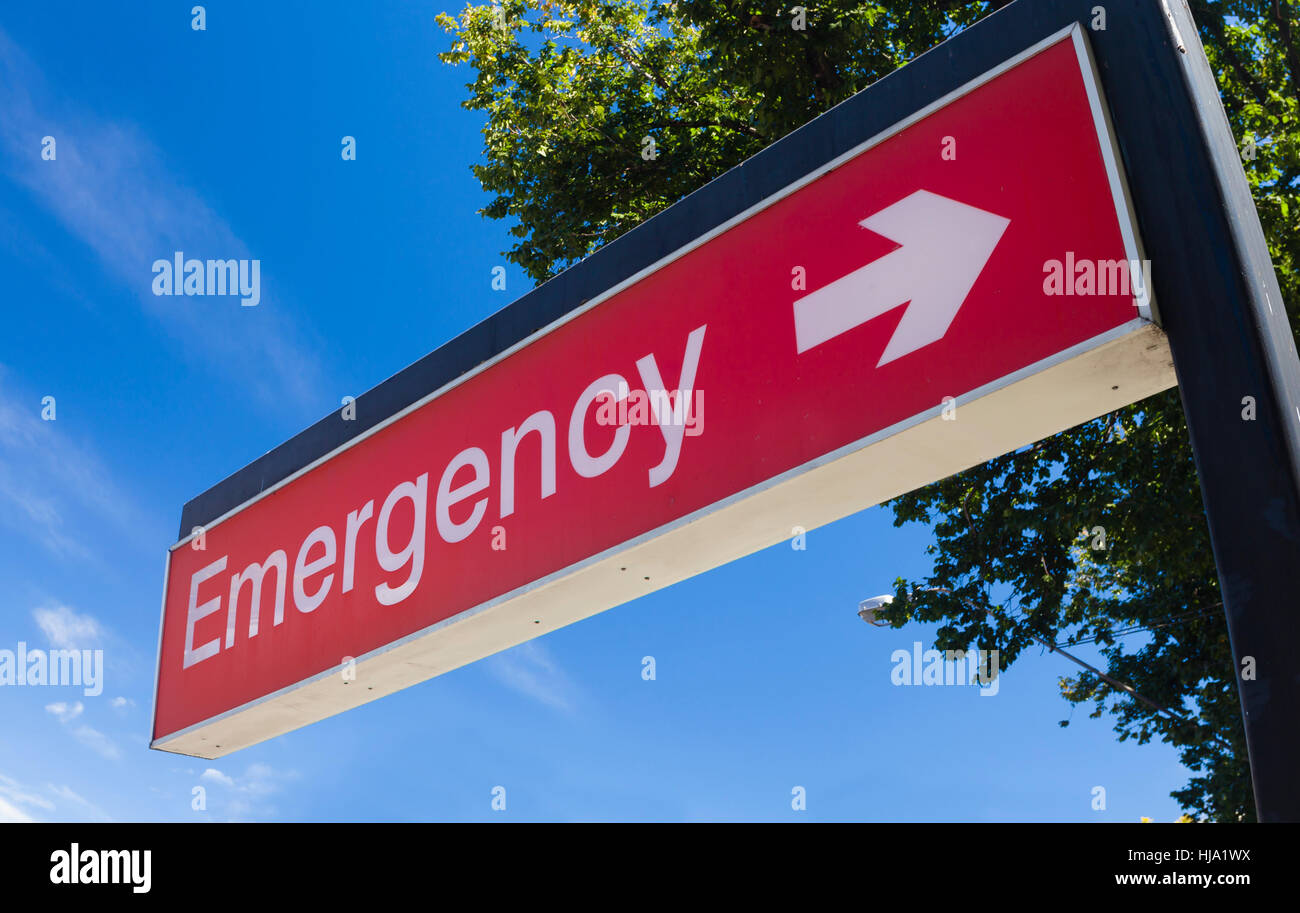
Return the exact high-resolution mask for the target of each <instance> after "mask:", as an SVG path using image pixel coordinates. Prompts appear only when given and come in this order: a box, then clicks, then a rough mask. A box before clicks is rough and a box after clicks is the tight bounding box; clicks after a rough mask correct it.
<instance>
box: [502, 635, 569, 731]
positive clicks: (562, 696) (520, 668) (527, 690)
mask: <svg viewBox="0 0 1300 913" xmlns="http://www.w3.org/2000/svg"><path fill="white" fill-rule="evenodd" d="M487 668H488V670H489V671H490V672H491V673H492V675H493V676H495V677H496V678H497V680H498V681H500V682H501V683H502V684H504V685H506V686H507V687H510V688H513V689H514V690H515V691H518V692H519V693H520V694H523V695H525V696H527V697H530V698H532V699H533V700H535V701H537V702H538V703H541V704H545V705H546V706H548V707H551V708H553V709H555V710H562V711H565V712H566V713H567V712H570V711H572V710H573V705H574V700H575V697H576V690H575V689H574V687H573V684H572V683H571V682H570V681H569V678H568V676H567V675H565V674H564V670H562V669H561V668H560V667H559V666H558V665H557V664H556V662H555V659H554V658H553V657H552V656H551V653H550V651H549V650H547V649H546V648H545V647H544V646H542V645H541V644H540V643H538V642H537V641H535V640H530V641H528V642H527V643H522V644H520V645H519V646H517V647H514V648H513V649H510V650H506V651H505V652H504V653H498V654H497V655H496V656H493V657H490V658H489V659H488V661H487Z"/></svg>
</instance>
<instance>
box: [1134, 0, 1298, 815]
mask: <svg viewBox="0 0 1300 913" xmlns="http://www.w3.org/2000/svg"><path fill="white" fill-rule="evenodd" d="M1153 2H1155V0H1153ZM1170 7H1171V14H1172V20H1173V23H1174V26H1175V29H1176V31H1177V33H1179V34H1180V36H1181V38H1182V40H1183V42H1184V44H1185V47H1186V53H1185V54H1182V55H1180V56H1181V58H1182V72H1183V77H1184V80H1185V86H1186V89H1187V92H1188V97H1189V98H1190V100H1191V104H1192V106H1193V110H1194V112H1195V115H1196V117H1197V119H1198V120H1199V122H1200V127H1201V133H1202V137H1203V140H1204V144H1203V148H1202V149H1201V150H1198V151H1200V152H1201V153H1202V154H1203V155H1204V156H1205V157H1206V158H1207V160H1208V163H1209V166H1210V168H1211V169H1212V172H1213V174H1214V177H1215V185H1216V186H1212V187H1203V186H1200V187H1189V188H1187V191H1188V196H1189V197H1191V198H1194V199H1196V200H1197V202H1199V203H1200V205H1201V206H1202V207H1203V210H1204V211H1203V215H1202V217H1201V218H1200V219H1196V220H1191V221H1188V222H1187V223H1186V224H1187V226H1188V230H1189V231H1192V232H1197V233H1198V234H1199V233H1202V232H1205V233H1207V234H1209V235H1210V236H1212V237H1216V238H1224V237H1225V236H1224V233H1223V231H1222V228H1224V227H1226V229H1227V232H1226V239H1227V242H1228V243H1227V248H1226V249H1222V250H1219V251H1217V252H1211V253H1212V254H1217V256H1212V257H1211V259H1210V260H1208V261H1207V262H1200V263H1191V262H1184V263H1179V262H1177V261H1176V260H1174V261H1170V262H1164V263H1156V262H1155V260H1154V257H1153V270H1154V271H1156V272H1159V271H1160V270H1161V268H1162V267H1163V269H1164V270H1179V269H1186V270H1189V271H1190V272H1191V273H1192V274H1193V276H1192V278H1193V279H1196V278H1198V276H1197V274H1204V275H1205V277H1206V282H1207V284H1206V286H1205V287H1204V291H1203V293H1201V294H1192V295H1180V296H1179V297H1178V298H1176V299H1174V300H1170V301H1168V302H1167V305H1166V306H1165V307H1164V308H1162V317H1163V325H1164V329H1165V331H1166V332H1167V333H1168V335H1169V343H1170V348H1171V349H1172V351H1173V356H1174V368H1175V371H1176V372H1177V375H1178V386H1179V392H1180V395H1181V397H1182V402H1183V410H1184V412H1185V413H1186V417H1187V426H1188V430H1189V432H1190V435H1191V442H1192V449H1193V452H1194V454H1195V459H1196V469H1197V473H1198V475H1199V476H1200V482H1201V495H1202V499H1203V501H1204V504H1205V514H1206V517H1207V520H1208V523H1209V530H1210V539H1211V542H1212V545H1213V549H1214V560H1215V564H1216V565H1217V567H1218V573H1219V584H1220V588H1221V590H1222V593H1223V604H1224V610H1225V612H1226V615H1227V621H1228V635H1229V638H1230V640H1231V644H1232V653H1233V656H1234V658H1235V660H1236V665H1237V669H1236V672H1237V683H1238V688H1239V692H1240V696H1241V707H1242V714H1243V718H1244V720H1245V731H1246V743H1247V746H1248V748H1249V752H1250V768H1251V777H1252V780H1253V785H1254V791H1255V803H1256V811H1257V814H1258V816H1259V820H1261V821H1300V655H1297V650H1298V649H1300V586H1298V585H1297V584H1298V582H1300V581H1298V580H1297V575H1298V574H1300V360H1298V359H1297V356H1296V347H1295V338H1294V336H1293V334H1292V330H1291V327H1290V326H1289V322H1288V320H1287V318H1286V313H1285V309H1284V306H1283V302H1282V296H1281V292H1280V290H1279V288H1278V284H1277V280H1276V277H1275V276H1274V274H1273V268H1272V264H1271V263H1270V262H1269V259H1268V251H1267V247H1266V245H1265V240H1264V235H1263V231H1262V229H1261V228H1260V224H1259V218H1258V215H1257V214H1256V211H1255V207H1254V203H1253V201H1252V199H1251V195H1250V188H1249V185H1248V183H1247V181H1246V177H1245V173H1244V171H1243V168H1242V164H1241V159H1240V152H1239V150H1238V147H1237V144H1236V142H1235V141H1234V139H1233V137H1232V135H1231V132H1230V130H1229V128H1228V123H1227V118H1226V116H1225V115H1224V112H1223V108H1222V104H1221V102H1220V100H1219V95H1218V92H1217V89H1216V87H1215V84H1214V78H1213V73H1212V72H1211V71H1210V68H1209V65H1208V63H1207V62H1206V59H1205V55H1204V52H1203V50H1202V49H1201V46H1200V42H1199V40H1198V38H1197V35H1196V30H1195V26H1194V25H1193V23H1192V20H1191V16H1190V13H1189V12H1188V11H1187V8H1186V7H1185V6H1184V5H1183V3H1182V2H1181V0H1173V2H1171V3H1170ZM1220 220H1222V221H1223V222H1225V223H1226V225H1219V224H1217V223H1219V222H1220ZM1196 240H1199V241H1201V242H1202V243H1203V241H1204V238H1199V239H1196ZM1197 246H1200V245H1198V244H1192V245H1191V249H1192V250H1194V249H1195V248H1196V247H1197ZM1157 288H1158V285H1157Z"/></svg>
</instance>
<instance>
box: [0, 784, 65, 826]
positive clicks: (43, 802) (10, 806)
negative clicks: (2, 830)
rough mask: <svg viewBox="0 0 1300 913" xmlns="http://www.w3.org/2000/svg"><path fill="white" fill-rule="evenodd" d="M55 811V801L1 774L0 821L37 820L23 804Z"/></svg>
mask: <svg viewBox="0 0 1300 913" xmlns="http://www.w3.org/2000/svg"><path fill="white" fill-rule="evenodd" d="M24 805H25V806H28V807H29V808H39V809H41V810H42V811H53V810H54V803H52V802H50V800H49V799H46V798H45V797H43V796H40V795H38V794H36V793H34V792H31V791H30V790H28V789H26V788H25V787H24V786H23V785H22V784H21V783H19V782H18V781H17V780H15V779H14V778H13V777H8V776H5V775H4V774H0V822H29V821H34V820H36V819H35V818H33V817H32V815H31V813H29V812H27V811H25V810H23V809H22V808H21V806H24Z"/></svg>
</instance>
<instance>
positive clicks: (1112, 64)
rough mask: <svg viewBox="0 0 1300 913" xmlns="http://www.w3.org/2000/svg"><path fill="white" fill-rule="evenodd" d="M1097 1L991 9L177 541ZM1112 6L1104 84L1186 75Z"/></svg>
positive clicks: (420, 364)
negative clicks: (1138, 70) (1156, 51)
mask: <svg viewBox="0 0 1300 913" xmlns="http://www.w3.org/2000/svg"><path fill="white" fill-rule="evenodd" d="M1095 7H1096V3H1095V0H1016V2H1015V3H1012V4H1010V5H1008V6H1006V7H1004V8H1003V9H1001V10H999V11H998V12H996V13H994V14H992V15H990V16H987V17H985V18H984V19H982V20H980V21H979V22H977V23H976V24H974V25H973V26H971V27H970V28H968V29H966V30H965V31H963V32H961V33H959V34H957V35H955V36H954V37H952V38H950V39H948V40H947V41H945V42H943V43H942V44H940V45H938V46H936V47H934V48H932V49H931V50H930V51H928V52H926V53H925V54H922V55H921V56H919V57H917V58H916V59H915V60H913V61H912V62H911V63H909V64H907V65H906V66H904V67H902V68H900V69H898V70H896V71H894V72H893V73H890V74H889V75H887V76H885V77H883V78H881V79H880V80H878V81H877V82H875V83H873V84H872V85H871V86H869V87H867V88H866V89H863V90H862V91H861V92H859V93H858V94H856V95H854V96H852V97H851V98H848V99H846V100H845V101H843V102H841V103H840V104H839V105H837V106H836V107H834V108H833V109H831V110H830V111H827V112H826V113H824V114H822V115H821V116H819V117H817V118H815V119H813V120H811V121H809V122H808V123H807V124H805V125H804V126H802V127H800V128H799V129H797V130H795V131H794V132H792V133H790V134H789V135H787V136H785V137H784V138H782V139H780V140H778V141H777V142H775V143H773V144H772V145H771V146H768V147H767V148H766V149H764V150H762V151H761V152H759V153H757V154H756V155H754V156H753V157H751V158H749V159H746V160H745V161H744V162H742V163H741V164H739V165H737V166H736V167H735V168H732V169H731V170H730V171H728V172H726V173H725V174H723V175H721V176H720V177H718V178H716V179H714V180H713V181H711V182H710V183H709V184H707V185H705V186H704V187H702V188H700V189H699V190H697V191H695V192H694V193H692V194H690V195H689V196H687V197H686V198H685V199H683V200H681V201H679V202H678V203H676V204H674V205H673V206H671V207H669V208H668V209H666V210H664V211H663V212H661V213H659V214H658V215H656V216H654V217H653V218H651V219H649V220H647V221H646V222H644V223H643V224H641V225H639V226H638V227H636V228H634V229H632V230H631V231H629V232H627V233H626V234H624V235H622V236H621V237H619V238H618V239H616V240H615V241H612V242H611V243H609V244H607V245H605V246H604V247H602V248H600V249H599V250H597V251H596V252H595V253H593V254H591V255H590V256H589V257H587V258H586V259H585V260H583V261H581V262H580V263H577V264H575V265H574V266H572V267H570V268H569V269H567V270H565V271H564V272H563V273H561V274H560V275H558V276H556V277H555V278H553V279H550V280H549V281H547V282H545V283H543V284H542V285H540V286H538V287H536V288H534V289H533V290H531V291H529V292H528V293H526V294H524V295H523V296H521V297H520V298H518V299H517V300H515V301H514V302H512V303H511V304H509V305H507V306H506V307H504V308H503V309H501V310H500V311H498V312H496V313H495V314H493V315H492V316H490V317H488V318H487V319H485V320H483V321H482V322H481V323H479V324H477V325H475V326H473V327H471V328H470V329H468V330H466V331H465V332H463V333H461V334H460V335H459V336H457V337H455V338H454V339H452V340H450V341H449V342H447V343H445V344H443V345H441V346H439V347H438V348H437V349H435V350H434V351H433V352H431V353H430V354H428V355H426V356H424V357H423V358H421V359H420V360H419V361H417V362H415V363H414V364H412V365H410V366H409V367H407V368H405V369H403V370H402V371H400V372H398V373H397V374H395V375H393V376H392V377H390V378H389V379H387V380H385V381H383V382H382V383H380V384H379V385H378V386H376V387H374V388H372V389H371V390H369V391H367V392H366V393H363V394H362V395H361V396H359V397H358V398H357V401H356V417H355V419H353V420H350V421H345V420H344V419H343V418H342V416H341V414H340V412H339V411H338V410H334V411H332V412H331V413H330V414H329V415H328V416H326V417H325V418H323V419H321V420H320V421H318V422H316V423H315V424H314V425H312V426H311V427H309V428H307V429H306V430H305V431H302V432H300V433H298V434H297V435H295V436H294V437H292V438H290V439H289V440H288V441H287V442H285V443H284V444H281V445H280V446H278V447H276V448H275V449H273V450H271V451H269V452H268V453H266V454H264V455H263V456H261V457H258V458H257V459H256V460H254V461H253V462H252V463H249V464H248V465H247V466H245V467H244V468H243V469H240V470H239V471H238V472H236V473H234V474H233V475H231V476H229V477H228V478H226V479H224V480H223V481H221V482H219V483H217V484H216V485H214V486H213V487H211V488H209V489H208V490H207V491H205V492H204V493H203V494H201V495H199V496H198V497H196V498H194V499H192V500H191V501H189V502H188V503H187V504H186V505H185V507H184V509H183V510H182V512H181V529H180V537H179V538H180V539H184V538H185V537H187V536H188V535H189V534H190V532H191V531H192V530H193V529H194V527H197V526H204V525H207V524H210V523H212V522H213V521H215V520H217V519H218V518H220V517H222V516H224V515H225V514H227V513H228V512H230V511H232V510H234V509H235V508H237V507H239V506H240V505H241V504H243V503H244V502H246V501H248V500H249V499H251V498H253V497H255V496H256V495H257V494H258V493H260V492H262V491H264V490H266V489H267V488H270V487H271V486H273V485H275V484H276V483H278V482H280V481H282V480H284V479H286V478H288V477H289V476H291V475H293V474H294V473H295V472H297V471H299V470H301V469H303V468H304V467H306V466H309V465H310V464H311V463H313V462H315V461H316V460H318V459H320V458H321V457H323V456H325V455H326V454H328V453H330V452H331V451H332V450H334V449H336V448H338V447H340V446H342V445H344V444H346V443H347V442H348V441H349V440H351V439H353V438H355V437H357V436H358V435H361V434H363V433H365V432H366V431H367V430H368V429H370V428H372V427H374V426H375V425H377V424H379V423H380V422H382V421H384V420H385V419H387V418H389V417H390V416H392V415H394V414H395V413H397V412H400V411H401V410H402V409H404V408H406V407H407V406H410V405H411V404H412V403H414V402H416V401H418V400H419V399H421V398H422V397H424V396H427V395H428V394H429V393H431V392H433V391H434V390H437V389H438V388H440V387H442V386H444V385H445V384H447V383H450V382H451V381H454V380H455V379H456V378H458V377H460V376H462V375H464V374H465V373H466V372H468V371H471V370H473V369H474V368H475V367H477V366H479V365H481V364H482V363H483V362H485V361H487V360H489V359H491V358H493V357H494V356H496V355H499V354H500V353H501V352H503V351H505V350H506V349H508V348H510V347H511V346H513V345H515V344H516V343H518V342H519V341H521V340H523V339H525V338H527V337H528V336H530V335H531V334H533V333H535V332H537V331H538V330H541V329H543V328H544V327H546V326H548V325H549V324H551V323H553V322H554V321H556V320H558V319H560V318H562V317H563V316H564V315H566V314H567V313H569V312H570V311H572V310H574V309H575V308H578V307H580V306H581V305H582V304H583V303H584V302H586V301H588V300H590V299H592V298H594V297H596V296H597V295H599V294H601V293H602V292H604V291H606V290H607V289H609V288H611V287H613V286H614V285H617V284H618V283H619V282H622V281H623V280H625V279H627V278H628V277H630V276H632V275H634V274H636V273H637V272H639V271H641V270H642V269H645V268H646V267H648V266H650V265H652V264H653V263H655V262H656V261H658V260H660V259H662V258H663V257H665V256H667V255H668V254H671V253H672V252H674V251H676V250H677V249H679V248H681V247H683V246H685V245H686V244H689V243H690V242H691V241H692V240H694V239H695V238H698V237H699V236H700V235H702V234H705V233H706V232H708V231H710V230H712V229H714V228H716V227H717V226H719V225H721V224H722V223H724V222H726V221H727V220H729V219H731V218H733V217H735V216H736V215H738V214H740V213H742V212H744V211H745V210H746V209H748V208H750V207H751V206H753V205H755V204H757V203H759V202H761V201H762V200H764V199H766V198H767V197H769V196H771V195H772V194H774V193H776V192H777V191H779V190H781V189H782V188H784V187H786V186H788V185H789V184H791V183H793V182H795V181H797V180H799V179H800V178H801V177H803V176H804V175H806V174H808V173H809V172H811V171H814V170H816V169H817V168H819V167H821V166H822V165H825V164H826V163H827V162H830V161H832V160H833V159H835V158H837V157H838V156H840V155H842V154H844V153H845V152H848V151H849V150H851V149H853V148H854V147H855V146H858V145H860V144H862V143H863V142H865V141H866V140H868V139H870V138H871V137H873V136H875V135H876V134H878V133H881V132H882V131H884V130H886V129H888V128H889V127H891V126H892V125H894V124H896V123H898V122H899V121H901V120H903V119H904V118H906V117H908V116H909V115H911V114H913V113H915V112H916V111H918V110H920V109H921V108H924V107H925V106H926V105H929V104H931V103H933V102H934V101H936V100H938V99H940V98H942V97H943V96H945V95H947V94H948V93H949V92H951V91H953V90H954V89H957V88H959V87H960V86H962V85H964V84H965V83H967V82H969V81H970V80H972V79H974V78H975V77H977V76H979V75H981V74H982V73H985V72H987V71H988V70H990V69H992V68H994V67H996V66H998V65H999V64H1000V63H1002V62H1004V61H1006V60H1008V59H1009V58H1011V57H1014V56H1015V55H1016V54H1019V53H1020V52H1022V51H1024V50H1025V49H1026V48H1029V47H1031V46H1032V45H1034V44H1035V43H1037V42H1039V41H1041V40H1042V39H1044V38H1046V37H1048V36H1050V35H1052V34H1053V33H1055V32H1058V31H1060V30H1061V29H1063V28H1065V27H1067V26H1069V25H1070V24H1071V23H1079V24H1080V25H1081V26H1082V27H1083V28H1085V29H1087V28H1088V24H1089V22H1090V21H1091V20H1092V18H1093V17H1094V15H1095V14H1094V12H1093V10H1094V9H1095ZM1106 7H1107V13H1106V15H1107V17H1108V22H1107V28H1106V29H1105V30H1101V31H1094V32H1091V34H1090V39H1091V45H1092V49H1093V53H1094V56H1095V58H1096V60H1097V64H1098V69H1099V70H1100V76H1101V79H1102V84H1103V88H1104V89H1107V90H1111V93H1110V94H1114V92H1118V91H1119V90H1120V89H1121V88H1122V87H1124V86H1125V85H1126V84H1127V82H1128V81H1129V80H1132V79H1135V78H1137V76H1138V74H1137V73H1134V72H1132V70H1133V68H1134V67H1135V66H1138V65H1139V64H1138V61H1140V60H1142V59H1144V58H1145V60H1146V65H1145V67H1143V68H1144V69H1145V68H1154V69H1156V70H1159V71H1160V72H1159V73H1158V74H1152V73H1151V72H1149V71H1148V72H1145V73H1142V74H1141V77H1142V79H1143V80H1149V79H1152V78H1153V76H1154V78H1157V79H1162V80H1169V81H1170V82H1171V83H1173V82H1176V81H1177V80H1179V79H1180V76H1179V74H1178V71H1177V69H1176V65H1175V64H1173V63H1172V62H1169V61H1168V60H1166V59H1164V58H1166V57H1167V52H1166V53H1160V54H1156V55H1154V56H1155V57H1157V58H1160V59H1157V60H1153V59H1151V58H1152V57H1153V55H1152V54H1151V51H1152V50H1153V43H1163V44H1166V45H1169V44H1170V42H1169V35H1168V32H1167V24H1166V22H1165V20H1164V19H1163V15H1162V13H1161V12H1160V6H1159V0H1119V2H1115V0H1111V2H1109V3H1107V4H1106ZM1162 50H1163V49H1162ZM1112 83H1114V85H1113V86H1112V85H1111V84H1112ZM1125 158H1126V159H1127V156H1125ZM1126 164H1127V162H1126Z"/></svg>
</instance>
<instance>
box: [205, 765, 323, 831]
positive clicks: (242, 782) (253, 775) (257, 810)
mask: <svg viewBox="0 0 1300 913" xmlns="http://www.w3.org/2000/svg"><path fill="white" fill-rule="evenodd" d="M199 779H200V780H202V781H205V782H207V783H213V784H216V785H219V786H221V787H223V790H222V793H221V794H219V795H218V796H216V797H211V798H214V799H216V800H217V801H216V804H214V805H213V806H212V807H211V809H210V810H212V811H221V812H224V813H225V814H226V815H227V816H228V817H230V818H232V819H246V818H268V817H273V816H274V815H275V814H276V808H275V806H274V805H273V804H271V803H270V799H271V797H272V796H273V795H275V794H276V793H278V792H280V791H281V790H282V789H283V788H284V786H285V784H287V783H289V782H292V781H294V780H296V779H298V773H297V772H296V771H293V770H287V771H282V770H276V769H274V768H273V767H271V766H270V765H268V764H250V765H249V766H248V768H247V769H246V770H245V771H244V773H243V774H242V775H237V776H231V775H229V774H225V773H223V772H221V771H220V770H217V769H216V768H215V767H209V768H207V769H206V770H204V771H203V773H202V774H200V775H199Z"/></svg>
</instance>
